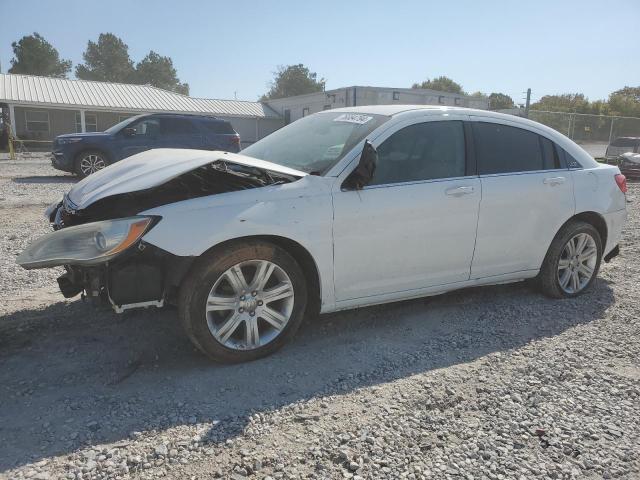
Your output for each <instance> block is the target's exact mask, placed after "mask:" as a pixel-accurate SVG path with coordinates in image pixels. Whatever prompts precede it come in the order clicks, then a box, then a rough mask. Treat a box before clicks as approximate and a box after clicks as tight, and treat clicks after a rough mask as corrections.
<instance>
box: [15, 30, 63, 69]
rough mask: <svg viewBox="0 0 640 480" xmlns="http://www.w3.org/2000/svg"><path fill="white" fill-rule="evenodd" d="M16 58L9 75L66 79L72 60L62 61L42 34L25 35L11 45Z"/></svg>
mask: <svg viewBox="0 0 640 480" xmlns="http://www.w3.org/2000/svg"><path fill="white" fill-rule="evenodd" d="M11 48H13V55H14V58H12V59H11V68H10V69H9V73H23V74H27V75H41V76H44V77H57V78H66V77H67V74H68V73H69V71H70V70H71V60H61V59H60V55H59V54H58V51H57V50H56V49H55V48H53V45H51V44H50V43H49V42H47V41H46V40H45V39H44V38H42V36H40V34H38V33H36V32H34V33H33V35H25V36H24V37H22V38H21V39H20V40H18V41H17V42H13V43H12V44H11Z"/></svg>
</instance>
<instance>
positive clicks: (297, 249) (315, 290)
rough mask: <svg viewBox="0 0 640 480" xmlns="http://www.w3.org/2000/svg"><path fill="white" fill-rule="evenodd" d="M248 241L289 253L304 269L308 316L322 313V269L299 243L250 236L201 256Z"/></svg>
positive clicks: (277, 237) (226, 243)
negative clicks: (257, 241)
mask: <svg viewBox="0 0 640 480" xmlns="http://www.w3.org/2000/svg"><path fill="white" fill-rule="evenodd" d="M247 240H259V241H263V242H266V243H271V244H273V245H276V246H278V247H280V248H282V249H283V250H285V251H286V252H287V253H289V254H290V255H291V256H292V257H293V258H294V260H295V261H296V262H298V265H300V268H301V269H302V272H303V273H304V276H305V279H306V281H307V289H308V304H307V314H309V315H317V314H318V313H319V312H320V306H321V304H322V290H321V289H322V282H321V278H320V269H319V268H318V265H317V263H316V260H315V258H314V257H313V255H311V253H310V252H309V250H308V249H307V248H305V247H304V246H303V245H301V244H300V243H299V242H297V241H295V240H292V239H290V238H287V237H282V236H279V235H248V236H244V237H236V238H232V239H229V240H225V241H223V242H220V243H218V244H216V245H213V246H212V247H210V248H209V249H207V250H206V251H204V252H203V253H202V254H201V255H200V256H204V255H207V254H210V253H211V252H213V251H215V250H218V249H222V248H225V247H227V246H229V245H232V244H234V243H238V242H242V241H247Z"/></svg>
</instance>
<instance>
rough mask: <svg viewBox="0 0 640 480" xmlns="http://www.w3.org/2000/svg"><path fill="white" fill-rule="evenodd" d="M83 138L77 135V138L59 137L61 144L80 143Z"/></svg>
mask: <svg viewBox="0 0 640 480" xmlns="http://www.w3.org/2000/svg"><path fill="white" fill-rule="evenodd" d="M81 141H82V138H80V137H76V138H59V139H58V143H59V144H60V145H64V144H65V143H78V142H81Z"/></svg>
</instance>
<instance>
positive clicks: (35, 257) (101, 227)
mask: <svg viewBox="0 0 640 480" xmlns="http://www.w3.org/2000/svg"><path fill="white" fill-rule="evenodd" d="M66 200H67V199H66V197H65V201H63V202H61V203H60V204H57V205H52V206H51V207H50V208H48V209H47V212H46V215H47V216H48V218H49V219H50V221H51V224H52V226H53V228H54V230H55V231H54V232H52V233H50V234H48V235H45V236H43V237H40V238H38V239H37V240H36V241H35V242H33V243H32V244H31V245H29V247H27V249H26V250H25V251H24V252H22V253H21V254H20V255H19V256H18V258H17V263H18V264H20V265H21V266H22V267H24V268H26V269H36V268H48V267H55V266H64V267H65V270H66V272H65V273H64V274H63V275H62V276H61V277H59V278H58V285H59V287H60V291H61V292H62V294H63V295H64V296H65V297H67V298H70V297H74V296H76V295H78V294H83V295H85V296H86V297H88V298H90V299H91V300H93V301H94V302H96V303H106V304H108V305H111V306H112V307H113V308H114V310H116V312H122V311H124V310H126V309H128V308H135V307H146V306H156V307H161V306H163V305H164V304H165V302H167V301H168V302H173V298H174V297H175V295H176V291H177V286H178V285H179V282H180V280H181V279H182V276H183V275H184V273H186V271H187V269H188V268H189V266H190V265H191V261H192V259H191V257H179V256H176V255H173V254H171V253H169V252H166V251H164V250H162V249H160V248H158V247H155V246H153V245H151V244H148V243H146V242H145V241H144V240H143V238H142V237H143V236H144V235H145V234H146V233H147V232H148V231H149V230H151V228H153V226H155V225H156V224H157V223H158V222H159V221H160V218H159V217H153V216H144V215H137V216H133V217H127V218H119V219H113V220H102V221H99V222H88V223H81V224H79V225H78V224H76V225H73V226H68V225H69V223H71V224H73V223H74V222H72V221H70V220H74V221H76V219H74V218H72V216H74V213H75V212H73V211H72V210H71V209H70V208H69V206H68V204H67V203H68V202H67V201H66ZM65 220H66V222H65Z"/></svg>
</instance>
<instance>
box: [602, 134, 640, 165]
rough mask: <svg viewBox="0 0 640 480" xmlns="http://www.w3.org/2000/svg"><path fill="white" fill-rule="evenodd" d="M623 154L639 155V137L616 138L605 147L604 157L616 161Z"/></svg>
mask: <svg viewBox="0 0 640 480" xmlns="http://www.w3.org/2000/svg"><path fill="white" fill-rule="evenodd" d="M623 153H640V137H618V138H616V139H615V140H614V141H613V142H611V143H610V144H609V146H607V151H606V153H605V154H604V157H605V158H606V159H607V160H613V159H617V158H618V157H619V156H620V155H622V154H623Z"/></svg>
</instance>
